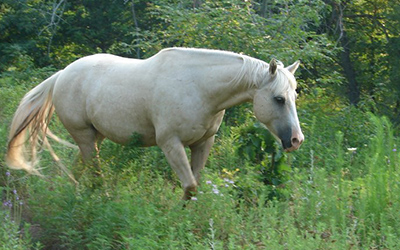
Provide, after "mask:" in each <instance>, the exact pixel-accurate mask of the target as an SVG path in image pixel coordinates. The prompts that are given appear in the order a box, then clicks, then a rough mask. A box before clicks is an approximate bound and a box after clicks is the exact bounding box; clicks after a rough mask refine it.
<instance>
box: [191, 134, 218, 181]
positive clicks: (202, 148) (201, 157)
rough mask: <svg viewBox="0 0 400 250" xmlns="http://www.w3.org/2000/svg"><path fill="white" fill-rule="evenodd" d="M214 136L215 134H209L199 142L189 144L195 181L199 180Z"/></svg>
mask: <svg viewBox="0 0 400 250" xmlns="http://www.w3.org/2000/svg"><path fill="white" fill-rule="evenodd" d="M214 138H215V136H211V137H210V138H208V139H207V140H205V141H204V142H201V143H200V144H195V145H192V146H190V150H191V152H192V155H191V165H192V171H193V174H194V177H195V178H196V181H197V183H199V182H200V171H201V170H202V169H203V168H204V166H205V165H206V162H207V159H208V156H209V154H210V150H211V147H212V146H213V145H214Z"/></svg>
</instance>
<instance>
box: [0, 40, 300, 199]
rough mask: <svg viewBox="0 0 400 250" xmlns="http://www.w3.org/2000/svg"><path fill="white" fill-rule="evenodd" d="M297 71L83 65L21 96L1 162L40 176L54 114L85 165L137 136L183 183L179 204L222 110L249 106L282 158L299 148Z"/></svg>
mask: <svg viewBox="0 0 400 250" xmlns="http://www.w3.org/2000/svg"><path fill="white" fill-rule="evenodd" d="M298 66H299V62H298V61H297V62H295V63H294V64H292V65H291V66H289V67H286V68H284V67H283V65H282V64H281V63H279V62H277V61H275V60H274V59H272V60H271V62H270V64H267V63H265V62H263V61H260V60H257V59H254V58H251V57H248V56H245V55H240V54H235V53H231V52H224V51H215V50H205V49H186V48H170V49H164V50H162V51H160V52H159V53H158V54H156V55H154V56H153V57H151V58H148V59H145V60H137V59H127V58H122V57H118V56H113V55H107V54H98V55H93V56H87V57H84V58H82V59H79V60H77V61H75V62H73V63H71V64H70V65H69V66H67V67H66V68H65V69H64V70H61V71H59V72H57V73H56V74H54V75H53V76H51V77H50V78H48V79H47V80H45V81H44V82H42V83H41V84H39V85H38V86H36V87H35V88H34V89H32V90H31V91H30V92H28V93H27V94H26V95H25V97H24V98H23V99H22V101H21V103H20V105H19V107H18V109H17V111H16V113H15V116H14V119H13V121H12V124H11V128H10V136H9V143H8V151H7V154H6V161H7V164H8V166H9V167H10V168H14V169H24V170H26V171H28V172H30V173H33V174H35V173H36V174H39V172H38V171H37V169H36V168H35V164H34V162H35V159H36V158H35V156H36V146H37V144H38V141H39V140H42V141H43V142H44V143H45V144H47V145H49V144H48V142H47V140H46V132H48V131H47V125H48V122H49V120H50V118H51V115H52V112H53V111H54V110H55V111H56V113H57V114H58V117H59V119H60V120H61V122H62V123H63V124H64V126H65V128H66V129H67V130H68V132H69V133H70V134H71V136H72V138H73V139H74V141H75V142H76V143H77V144H78V146H79V149H80V152H81V154H82V157H83V160H84V161H85V162H90V161H91V160H92V159H93V158H94V157H97V156H98V145H99V143H101V141H102V140H103V139H104V138H108V139H110V140H112V141H114V142H116V143H120V144H127V143H129V140H130V139H131V138H132V135H133V134H134V133H137V134H139V135H140V136H141V140H142V141H141V142H142V144H143V146H153V145H158V146H159V147H160V148H161V149H162V151H163V152H164V154H165V156H166V157H167V159H168V162H169V164H170V165H171V167H172V168H173V169H174V171H175V172H176V174H177V175H178V177H179V179H180V181H181V183H182V186H183V189H184V196H183V199H189V198H190V197H191V194H192V193H193V192H195V190H196V186H197V185H198V181H199V176H200V170H201V169H202V168H203V167H204V166H205V163H206V160H207V158H208V155H209V152H210V149H211V147H212V145H213V143H214V136H215V133H216V132H217V130H218V128H219V126H220V124H221V122H222V118H223V116H224V113H225V109H227V108H230V107H232V106H235V105H238V104H240V103H243V102H248V101H253V107H254V113H255V116H256V117H257V119H258V120H259V121H261V122H262V123H263V124H265V125H266V126H267V128H268V129H269V131H270V132H271V133H272V134H273V135H275V137H277V138H278V139H279V140H281V142H282V145H283V148H284V149H285V150H286V151H292V150H296V149H298V148H299V146H300V144H301V143H302V142H303V140H304V136H303V133H302V132H301V129H300V125H299V121H298V118H297V112H296V107H295V99H296V92H295V89H296V84H297V83H296V80H295V78H294V76H293V74H294V72H295V71H296V69H297V67H298ZM27 138H28V139H27ZM25 144H27V145H29V146H30V148H29V150H24V148H25V147H24V145H25ZM185 146H188V147H189V148H190V150H191V161H190V162H189V160H188V157H187V155H186V152H185V149H184V148H185ZM27 153H28V154H27Z"/></svg>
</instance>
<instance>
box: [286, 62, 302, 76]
mask: <svg viewBox="0 0 400 250" xmlns="http://www.w3.org/2000/svg"><path fill="white" fill-rule="evenodd" d="M299 65H300V61H299V60H297V61H296V62H294V63H293V64H292V65H290V66H287V67H286V69H287V70H288V71H289V72H290V73H292V74H294V72H296V70H297V68H298V67H299Z"/></svg>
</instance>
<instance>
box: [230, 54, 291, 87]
mask: <svg viewBox="0 0 400 250" xmlns="http://www.w3.org/2000/svg"><path fill="white" fill-rule="evenodd" d="M239 56H240V57H241V58H242V59H243V65H242V68H241V70H240V71H239V73H238V74H237V75H236V76H235V77H234V78H233V79H232V82H233V83H235V84H239V83H245V84H247V86H246V87H248V88H257V89H258V88H261V87H263V86H265V85H266V84H268V85H269V88H270V89H271V90H273V91H274V92H276V93H279V92H280V93H281V92H285V91H288V90H289V89H293V90H295V89H296V87H297V83H296V79H295V77H294V76H293V74H291V73H290V72H289V71H288V70H287V69H286V68H284V66H283V64H282V63H281V62H279V63H278V68H277V71H276V75H275V77H273V78H272V81H271V77H270V75H269V64H268V63H266V62H264V61H261V60H258V59H255V58H252V57H249V56H245V55H239Z"/></svg>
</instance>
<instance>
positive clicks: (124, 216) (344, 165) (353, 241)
mask: <svg viewBox="0 0 400 250" xmlns="http://www.w3.org/2000/svg"><path fill="white" fill-rule="evenodd" d="M3 81H6V80H4V79H3ZM7 81H8V80H7ZM0 83H2V85H1V88H2V92H1V95H2V97H5V98H7V97H6V95H7V93H13V96H15V97H19V96H22V94H23V93H24V88H23V86H24V85H21V86H20V87H18V88H16V92H12V91H11V89H12V88H13V86H12V84H9V83H8V82H7V84H5V83H4V82H1V81H0ZM3 90H4V91H3ZM3 95H4V96H3ZM0 99H1V98H0ZM9 101H10V103H7V102H3V104H4V106H2V109H1V110H0V111H1V113H0V120H2V121H9V120H10V119H11V118H10V114H12V112H11V110H12V109H14V108H15V106H16V105H15V103H16V101H13V100H11V99H10V100H9ZM304 106H305V109H303V110H300V111H299V113H300V114H299V116H300V117H301V119H302V122H303V124H302V125H303V128H304V130H305V131H304V133H305V135H306V141H305V144H304V145H303V146H302V148H301V149H300V151H298V152H295V153H292V154H288V155H287V156H286V158H287V160H286V161H287V162H286V164H287V165H288V166H290V167H291V168H289V169H287V170H286V171H287V172H286V173H285V178H284V179H283V180H281V182H277V183H279V184H278V185H273V184H268V183H267V184H266V182H265V178H264V177H263V176H262V173H263V172H262V166H261V167H260V164H262V163H257V162H251V161H249V160H247V159H243V158H242V157H241V156H240V154H239V153H238V150H239V146H240V141H238V133H241V132H240V131H242V132H243V130H240V129H236V128H231V127H229V126H228V125H226V124H224V125H223V126H222V128H221V131H220V133H219V134H218V136H217V141H216V145H215V146H214V148H213V150H212V154H211V156H210V159H209V162H208V166H207V168H206V169H205V170H204V171H203V177H202V179H201V186H200V188H199V192H198V194H197V195H196V197H195V198H193V199H192V200H191V201H189V202H183V201H180V197H181V196H182V190H181V188H180V184H179V181H178V180H177V177H176V176H175V174H174V173H173V172H172V170H171V169H170V167H169V166H168V164H167V162H166V160H165V158H164V156H163V154H162V152H161V151H160V150H159V149H157V148H149V149H138V148H131V147H125V148H123V147H121V146H117V145H115V144H113V143H110V142H107V141H106V142H105V143H104V145H103V146H102V157H101V164H100V166H101V168H102V170H103V177H102V178H103V179H102V180H101V181H100V182H99V181H98V180H96V179H95V177H94V175H93V174H92V172H91V170H90V168H88V167H86V166H83V165H80V164H79V163H76V152H75V151H71V150H69V149H64V148H62V147H60V148H56V149H57V152H58V154H59V155H60V156H61V158H62V159H64V162H65V164H67V165H70V167H71V169H72V171H73V172H74V174H75V176H76V178H77V179H78V181H79V183H80V184H79V185H78V186H76V185H74V184H73V183H71V181H70V180H69V179H68V177H66V176H64V175H63V174H62V173H61V172H59V171H58V170H57V168H56V167H55V164H54V163H53V162H52V161H51V158H50V157H48V155H47V154H46V152H43V157H42V161H41V164H42V166H43V167H45V168H44V169H43V172H44V173H45V175H46V176H47V178H45V179H41V178H39V177H35V176H25V174H24V173H21V172H18V171H11V172H7V170H6V168H5V165H4V162H3V161H2V160H0V164H1V166H3V167H2V168H0V184H1V186H0V188H1V191H2V192H1V200H2V207H1V209H0V222H1V224H2V227H1V228H0V246H1V247H3V246H4V247H3V248H1V247H0V249H11V248H13V249H399V248H400V246H399V244H400V243H399V241H398V239H399V237H400V232H399V230H400V217H399V216H398V215H399V212H400V197H399V196H400V183H399V179H400V178H399V177H400V176H399V175H400V170H399V161H400V159H399V153H400V152H399V150H400V148H398V145H400V143H399V140H398V138H397V137H396V136H395V135H394V129H393V127H392V125H391V123H390V122H389V121H388V119H386V118H379V117H376V116H374V115H371V114H367V113H363V112H360V111H359V110H355V109H351V108H350V109H349V108H341V109H337V110H333V111H332V110H330V112H331V113H328V112H326V111H324V110H323V109H321V108H320V109H316V108H313V107H311V106H310V107H307V104H305V105H304ZM351 121H353V123H352V122H351ZM250 123H251V122H250ZM344 125H347V127H346V126H344ZM349 125H352V126H349ZM52 126H54V129H53V130H55V131H57V132H58V133H57V134H60V133H61V136H63V134H62V133H63V129H62V126H61V124H59V123H58V122H55V123H53V124H52ZM6 130H7V126H6V125H0V142H1V145H5V144H6ZM0 152H1V155H3V154H4V152H5V148H4V147H3V148H0ZM0 158H1V159H3V157H2V156H1V157H0ZM74 162H75V163H74ZM97 178H98V177H97ZM93 183H97V184H98V183H101V185H93ZM14 190H15V192H14ZM271 193H273V194H274V195H271ZM16 194H18V199H17V198H16V197H17V196H16ZM276 194H279V195H276ZM21 200H22V201H23V203H18V202H19V201H21ZM9 204H12V205H13V207H12V209H15V211H14V210H12V209H10V208H11V207H10V206H9Z"/></svg>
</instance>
